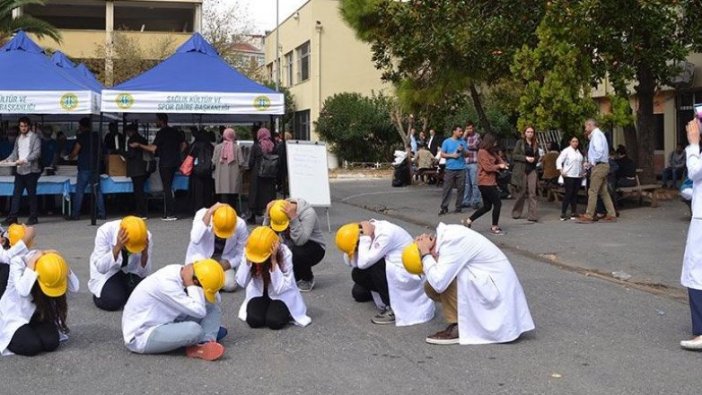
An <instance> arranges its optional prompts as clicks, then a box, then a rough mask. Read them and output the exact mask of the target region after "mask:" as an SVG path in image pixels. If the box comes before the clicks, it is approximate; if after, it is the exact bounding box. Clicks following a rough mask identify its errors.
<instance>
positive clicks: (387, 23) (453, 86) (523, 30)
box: [341, 0, 544, 132]
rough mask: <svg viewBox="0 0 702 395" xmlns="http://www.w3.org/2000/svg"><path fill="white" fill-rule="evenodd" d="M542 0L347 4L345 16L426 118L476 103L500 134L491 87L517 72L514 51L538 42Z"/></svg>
mask: <svg viewBox="0 0 702 395" xmlns="http://www.w3.org/2000/svg"><path fill="white" fill-rule="evenodd" d="M543 8H544V2H543V1H538V0H525V1H513V0H509V1H508V0H462V1H448V0H408V1H403V2H400V1H394V0H342V2H341V13H342V15H343V17H344V19H345V20H346V21H347V23H349V25H351V27H352V28H354V30H355V31H356V32H357V35H358V37H359V38H361V39H362V40H364V41H367V42H369V43H371V45H372V50H373V60H374V61H375V63H376V67H377V68H379V69H381V70H383V71H384V74H383V78H384V79H386V80H389V81H392V82H394V83H395V84H396V85H397V86H398V98H399V100H400V103H401V104H402V107H403V108H404V109H405V110H406V111H408V112H411V113H415V114H418V116H419V117H420V118H421V117H426V116H430V115H431V114H435V113H436V111H437V110H438V109H441V108H444V109H446V108H449V109H450V108H452V107H454V106H455V105H456V104H457V103H461V102H463V101H465V98H466V95H467V97H469V98H470V100H471V101H472V102H473V105H472V107H473V108H474V109H475V111H476V114H477V118H478V120H479V123H480V124H481V126H482V128H483V129H484V130H486V131H488V132H492V131H493V130H492V124H491V122H490V120H489V117H488V116H487V112H486V111H485V108H484V103H483V95H482V94H483V92H482V91H483V90H484V88H485V87H489V86H491V85H494V84H496V83H499V82H500V80H502V79H504V78H506V77H508V76H509V75H510V69H509V66H510V64H511V61H512V56H513V54H514V52H515V51H516V50H517V49H519V48H520V47H521V46H522V45H523V44H524V43H530V42H533V41H534V40H535V36H534V30H535V27H536V26H537V25H538V23H539V21H540V19H541V15H542V14H543Z"/></svg>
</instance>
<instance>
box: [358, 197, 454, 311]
mask: <svg viewBox="0 0 702 395" xmlns="http://www.w3.org/2000/svg"><path fill="white" fill-rule="evenodd" d="M460 196H461V200H463V195H460ZM351 279H353V282H354V283H355V284H356V285H358V286H359V287H360V288H362V289H360V288H358V287H356V286H355V285H354V290H353V291H352V293H353V296H354V299H355V300H356V301H359V302H361V301H365V300H363V299H364V298H363V297H362V295H363V294H364V292H363V290H366V293H370V291H374V292H377V293H378V294H380V299H381V300H382V301H383V303H384V304H385V305H386V306H390V293H389V292H388V278H387V277H386V275H385V259H381V260H379V261H378V262H376V263H374V264H373V265H371V267H369V268H367V269H359V268H354V269H353V270H351ZM359 298H360V299H361V300H359ZM366 300H367V298H366Z"/></svg>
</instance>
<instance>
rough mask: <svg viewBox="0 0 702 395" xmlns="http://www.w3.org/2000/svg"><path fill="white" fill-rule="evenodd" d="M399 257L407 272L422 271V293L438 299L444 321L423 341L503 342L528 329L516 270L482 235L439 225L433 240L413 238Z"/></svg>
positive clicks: (526, 308) (526, 309)
mask: <svg viewBox="0 0 702 395" xmlns="http://www.w3.org/2000/svg"><path fill="white" fill-rule="evenodd" d="M402 258H403V259H402V260H403V263H404V265H405V268H406V269H407V270H408V271H409V272H411V273H413V274H419V273H424V275H426V278H427V284H426V287H425V289H426V292H427V294H428V295H429V296H430V297H431V298H432V299H434V300H436V301H439V302H441V305H442V308H443V311H444V318H446V320H447V321H448V324H449V325H448V327H447V328H446V329H445V330H443V331H440V332H437V333H436V334H434V335H432V336H429V337H427V338H426V341H427V343H431V344H456V343H460V344H488V343H506V342H511V341H513V340H515V339H517V338H518V337H519V336H520V335H521V334H522V333H524V332H527V331H530V330H532V329H534V321H532V319H531V313H530V312H529V306H528V305H527V302H526V297H525V296H524V291H523V290H522V286H521V284H520V283H519V279H518V278H517V274H516V273H515V272H514V269H513V268H512V265H510V263H509V260H508V259H507V257H506V256H505V255H504V254H503V253H502V251H500V249H499V248H497V246H495V245H494V244H493V243H492V242H491V241H490V240H488V239H487V238H485V237H484V236H482V235H480V234H478V233H476V232H474V231H472V230H470V229H468V228H465V227H462V226H460V225H444V224H443V223H442V224H439V226H438V227H437V228H436V237H435V238H434V237H431V236H429V235H426V234H424V235H421V236H419V237H418V238H417V240H416V242H415V244H411V245H410V246H408V247H407V248H406V249H405V250H404V251H403V254H402Z"/></svg>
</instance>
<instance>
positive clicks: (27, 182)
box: [7, 173, 41, 218]
mask: <svg viewBox="0 0 702 395" xmlns="http://www.w3.org/2000/svg"><path fill="white" fill-rule="evenodd" d="M40 175H41V173H29V174H17V175H16V176H15V189H14V191H13V192H12V205H11V206H10V214H9V215H8V216H7V217H8V218H17V216H18V215H19V210H20V202H21V199H22V193H24V190H25V189H26V190H27V196H28V197H29V217H30V218H37V217H38V216H39V208H38V207H39V205H38V201H37V183H38V182H39V176H40Z"/></svg>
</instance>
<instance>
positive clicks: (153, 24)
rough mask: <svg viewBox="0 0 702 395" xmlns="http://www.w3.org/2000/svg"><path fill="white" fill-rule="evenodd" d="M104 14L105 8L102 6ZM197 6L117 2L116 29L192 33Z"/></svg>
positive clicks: (173, 3)
mask: <svg viewBox="0 0 702 395" xmlns="http://www.w3.org/2000/svg"><path fill="white" fill-rule="evenodd" d="M102 8H103V12H104V9H105V6H104V5H103V6H102ZM194 22H195V5H194V4H188V3H179V2H170V3H155V2H131V1H130V2H127V1H116V2H115V20H114V25H115V29H119V30H127V31H141V32H182V33H192V32H193V25H194Z"/></svg>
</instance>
